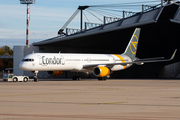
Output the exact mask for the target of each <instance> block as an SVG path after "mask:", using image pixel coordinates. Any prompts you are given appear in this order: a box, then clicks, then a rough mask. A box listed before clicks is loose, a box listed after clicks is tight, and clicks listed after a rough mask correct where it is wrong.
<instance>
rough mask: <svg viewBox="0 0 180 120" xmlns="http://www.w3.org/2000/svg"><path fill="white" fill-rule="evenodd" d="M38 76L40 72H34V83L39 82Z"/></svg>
mask: <svg viewBox="0 0 180 120" xmlns="http://www.w3.org/2000/svg"><path fill="white" fill-rule="evenodd" d="M37 74H38V71H34V82H38V77H37Z"/></svg>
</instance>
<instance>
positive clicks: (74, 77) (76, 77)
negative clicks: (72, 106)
mask: <svg viewBox="0 0 180 120" xmlns="http://www.w3.org/2000/svg"><path fill="white" fill-rule="evenodd" d="M72 79H73V80H76V81H78V80H79V81H80V80H81V78H80V77H79V76H73V78H72Z"/></svg>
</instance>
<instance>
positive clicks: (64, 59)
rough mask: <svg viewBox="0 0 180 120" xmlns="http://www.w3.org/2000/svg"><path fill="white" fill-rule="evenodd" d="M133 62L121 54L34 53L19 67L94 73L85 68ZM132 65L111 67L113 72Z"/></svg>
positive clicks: (32, 69) (28, 69)
mask: <svg viewBox="0 0 180 120" xmlns="http://www.w3.org/2000/svg"><path fill="white" fill-rule="evenodd" d="M125 62H132V60H131V59H130V58H129V57H128V56H126V55H123V54H122V55H119V54H72V53H70V54H68V53H67V54H66V53H34V54H29V55H27V56H26V57H25V58H24V59H23V60H22V62H21V63H20V65H19V67H20V68H21V69H22V70H25V71H57V70H58V71H77V72H92V70H93V68H91V69H90V68H88V69H87V68H84V66H86V65H93V64H98V66H105V65H106V64H108V63H125ZM130 66H131V64H127V65H126V66H123V65H109V66H108V67H110V68H111V70H112V71H117V70H122V69H125V68H127V67H130Z"/></svg>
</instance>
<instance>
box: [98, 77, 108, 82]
mask: <svg viewBox="0 0 180 120" xmlns="http://www.w3.org/2000/svg"><path fill="white" fill-rule="evenodd" d="M106 79H107V77H98V80H99V81H106Z"/></svg>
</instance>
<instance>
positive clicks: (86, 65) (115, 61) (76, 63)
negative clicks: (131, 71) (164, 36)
mask: <svg viewBox="0 0 180 120" xmlns="http://www.w3.org/2000/svg"><path fill="white" fill-rule="evenodd" d="M140 30H141V28H136V29H135V31H134V33H133V35H132V37H131V39H130V41H129V43H128V45H127V47H126V49H125V51H124V53H123V54H75V53H60V52H59V53H32V54H29V55H27V56H25V57H24V59H23V60H22V61H21V63H20V64H19V67H20V68H21V69H22V70H25V71H33V72H34V74H35V76H34V80H35V81H38V78H37V73H38V71H47V75H49V76H58V75H61V74H63V71H72V72H74V73H75V75H74V76H73V80H80V79H81V78H80V77H79V76H78V75H77V74H76V73H78V72H90V73H93V74H94V75H95V76H96V77H98V80H106V78H107V77H109V76H110V74H111V73H112V72H113V71H118V70H123V69H126V68H129V67H130V66H132V65H133V64H137V65H143V64H144V63H150V62H163V61H170V60H172V59H174V56H175V54H176V51H177V49H176V50H175V51H174V53H173V55H172V57H171V58H170V59H164V58H163V57H157V58H147V59H139V58H137V57H136V52H137V47H138V43H139V36H140Z"/></svg>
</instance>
